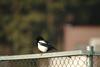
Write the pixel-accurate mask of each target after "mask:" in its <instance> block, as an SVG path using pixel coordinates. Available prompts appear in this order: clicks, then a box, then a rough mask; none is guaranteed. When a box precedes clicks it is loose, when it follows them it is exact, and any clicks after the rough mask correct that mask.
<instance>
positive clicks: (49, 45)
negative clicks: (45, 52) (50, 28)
mask: <svg viewBox="0 0 100 67" xmlns="http://www.w3.org/2000/svg"><path fill="white" fill-rule="evenodd" d="M48 48H49V50H52V49H54V50H57V49H56V48H55V47H54V46H53V45H52V43H49V42H48Z"/></svg>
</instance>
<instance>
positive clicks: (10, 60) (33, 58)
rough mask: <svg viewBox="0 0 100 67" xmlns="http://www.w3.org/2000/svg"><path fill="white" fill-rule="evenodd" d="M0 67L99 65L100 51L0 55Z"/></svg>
mask: <svg viewBox="0 0 100 67" xmlns="http://www.w3.org/2000/svg"><path fill="white" fill-rule="evenodd" d="M0 67H100V53H96V52H92V51H86V50H84V51H83V50H76V51H64V52H52V53H43V54H28V55H14V56H0Z"/></svg>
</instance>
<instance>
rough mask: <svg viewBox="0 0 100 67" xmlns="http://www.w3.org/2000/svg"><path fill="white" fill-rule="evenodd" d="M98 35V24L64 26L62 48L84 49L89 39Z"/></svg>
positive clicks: (99, 28) (99, 32) (99, 31)
mask: <svg viewBox="0 0 100 67" xmlns="http://www.w3.org/2000/svg"><path fill="white" fill-rule="evenodd" d="M94 37H100V27H99V26H98V27H97V26H70V25H66V26H64V50H74V49H84V48H85V46H86V45H87V44H88V42H89V40H90V39H91V38H94Z"/></svg>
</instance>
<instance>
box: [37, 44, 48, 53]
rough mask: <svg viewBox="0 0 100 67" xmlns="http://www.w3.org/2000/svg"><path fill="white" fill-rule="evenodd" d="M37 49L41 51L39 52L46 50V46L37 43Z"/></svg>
mask: <svg viewBox="0 0 100 67" xmlns="http://www.w3.org/2000/svg"><path fill="white" fill-rule="evenodd" d="M38 49H39V50H40V51H41V52H47V50H48V48H47V47H45V46H42V45H40V44H39V43H38Z"/></svg>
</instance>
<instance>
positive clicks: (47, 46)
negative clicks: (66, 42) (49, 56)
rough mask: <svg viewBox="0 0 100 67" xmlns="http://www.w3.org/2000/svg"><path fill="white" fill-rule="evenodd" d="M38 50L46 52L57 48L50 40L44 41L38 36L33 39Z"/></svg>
mask: <svg viewBox="0 0 100 67" xmlns="http://www.w3.org/2000/svg"><path fill="white" fill-rule="evenodd" d="M34 45H36V46H37V47H38V49H39V51H40V52H48V51H51V50H57V49H56V48H55V47H54V46H53V45H52V44H51V43H50V42H48V41H46V40H45V39H44V38H43V37H41V36H38V37H37V38H36V40H35V41H34Z"/></svg>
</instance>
